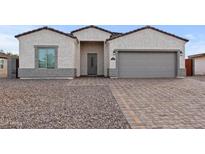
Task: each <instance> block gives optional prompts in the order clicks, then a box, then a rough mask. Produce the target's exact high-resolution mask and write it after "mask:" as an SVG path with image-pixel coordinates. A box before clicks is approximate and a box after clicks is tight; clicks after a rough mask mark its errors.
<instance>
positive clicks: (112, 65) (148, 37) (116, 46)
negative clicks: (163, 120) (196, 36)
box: [107, 26, 188, 78]
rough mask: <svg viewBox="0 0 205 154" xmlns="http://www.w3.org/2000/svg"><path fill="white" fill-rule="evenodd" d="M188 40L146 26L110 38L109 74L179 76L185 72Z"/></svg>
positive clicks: (150, 76) (129, 76)
mask: <svg viewBox="0 0 205 154" xmlns="http://www.w3.org/2000/svg"><path fill="white" fill-rule="evenodd" d="M186 42H188V40H187V39H184V38H182V37H179V36H176V35H174V34H170V33H167V32H164V31H162V30H159V29H156V28H154V27H150V26H147V27H143V28H141V29H137V30H134V31H131V32H128V33H125V34H123V35H120V36H117V37H114V38H111V39H109V40H108V42H107V43H108V49H109V57H110V61H109V72H108V74H109V76H110V77H117V78H176V77H177V78H178V77H183V76H184V75H185V61H184V59H185V44H186Z"/></svg>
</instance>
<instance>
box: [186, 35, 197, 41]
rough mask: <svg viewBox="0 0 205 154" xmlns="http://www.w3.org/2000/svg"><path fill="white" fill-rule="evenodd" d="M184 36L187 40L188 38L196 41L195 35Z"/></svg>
mask: <svg viewBox="0 0 205 154" xmlns="http://www.w3.org/2000/svg"><path fill="white" fill-rule="evenodd" d="M184 36H185V38H187V39H189V40H195V39H196V36H194V35H193V34H185V35H184Z"/></svg>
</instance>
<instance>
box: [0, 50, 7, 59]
mask: <svg viewBox="0 0 205 154" xmlns="http://www.w3.org/2000/svg"><path fill="white" fill-rule="evenodd" d="M0 58H4V59H8V55H6V54H5V53H2V52H0Z"/></svg>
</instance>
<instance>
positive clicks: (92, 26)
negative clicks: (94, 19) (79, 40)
mask: <svg viewBox="0 0 205 154" xmlns="http://www.w3.org/2000/svg"><path fill="white" fill-rule="evenodd" d="M88 28H95V29H98V30H101V31H104V32H107V33H110V34H113V32H111V31H109V30H106V29H103V28H100V27H97V26H94V25H90V26H85V27H82V28H79V29H76V30H73V31H71V34H73V33H75V32H78V31H81V30H84V29H88Z"/></svg>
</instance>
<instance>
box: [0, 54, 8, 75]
mask: <svg viewBox="0 0 205 154" xmlns="http://www.w3.org/2000/svg"><path fill="white" fill-rule="evenodd" d="M0 60H3V61H4V68H3V69H1V68H0V78H6V77H7V75H8V60H7V59H4V58H0Z"/></svg>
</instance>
